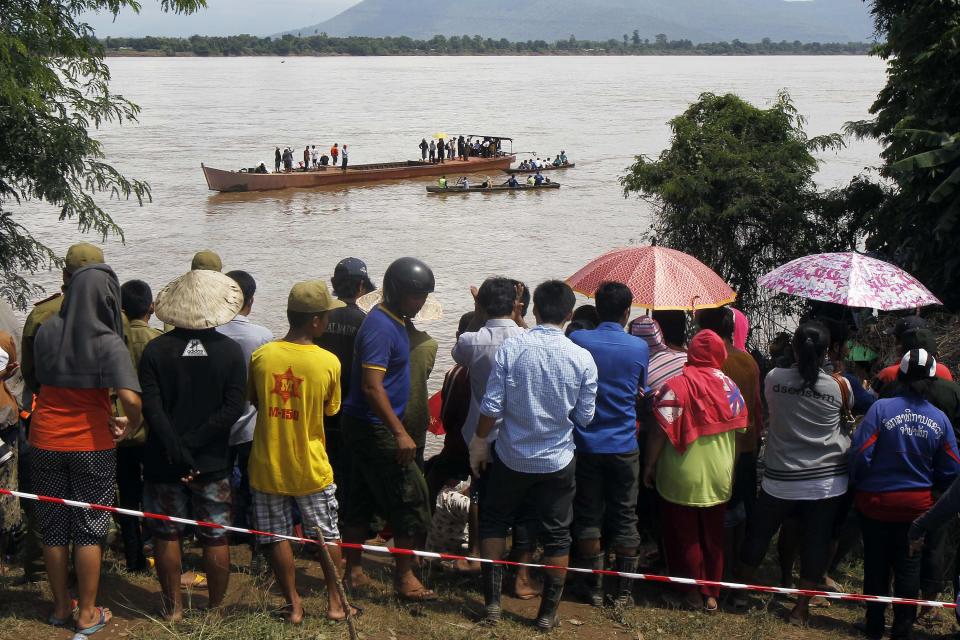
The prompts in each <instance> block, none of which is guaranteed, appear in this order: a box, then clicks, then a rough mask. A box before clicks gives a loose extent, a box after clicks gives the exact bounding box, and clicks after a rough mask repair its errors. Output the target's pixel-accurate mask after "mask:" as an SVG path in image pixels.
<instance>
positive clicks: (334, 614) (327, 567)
mask: <svg viewBox="0 0 960 640" xmlns="http://www.w3.org/2000/svg"><path fill="white" fill-rule="evenodd" d="M331 542H335V541H331ZM327 554H328V555H329V558H330V562H329V563H328V562H327V557H328V555H326V554H323V553H319V554H317V555H319V557H320V566H322V567H323V579H324V581H325V582H326V583H327V618H329V619H330V620H344V619H346V617H347V611H346V608H345V607H344V603H343V600H342V599H341V598H340V589H338V588H337V580H339V579H340V574H339V569H338V567H340V565H341V557H340V547H339V546H336V545H332V544H328V545H327ZM357 612H358V611H357V609H356V608H354V607H351V612H350V613H351V615H356V614H357Z"/></svg>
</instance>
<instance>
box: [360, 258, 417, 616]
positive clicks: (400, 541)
mask: <svg viewBox="0 0 960 640" xmlns="http://www.w3.org/2000/svg"><path fill="white" fill-rule="evenodd" d="M433 289H434V278H433V272H432V271H431V270H430V267H428V266H427V265H426V264H424V263H423V262H421V261H420V260H417V259H416V258H400V259H398V260H395V261H394V262H393V263H392V264H391V265H390V266H389V267H388V268H387V271H386V273H384V276H383V302H382V303H381V304H379V305H377V306H376V307H374V308H373V309H372V310H371V311H370V313H369V314H368V315H367V317H366V319H365V320H364V321H363V324H362V325H361V326H360V330H359V331H358V332H357V337H356V342H355V347H354V359H353V366H352V371H351V384H350V392H349V395H348V396H347V401H346V402H345V403H344V406H343V419H342V420H343V435H344V438H345V440H346V441H347V447H348V448H349V450H350V452H351V455H352V456H353V469H352V472H351V478H350V483H349V485H350V486H349V495H348V497H347V503H346V505H345V513H344V531H343V534H344V536H343V537H344V540H346V541H347V542H363V540H364V538H365V537H366V535H367V533H368V526H369V523H370V522H371V521H372V519H373V517H374V516H375V515H377V514H379V515H382V516H384V517H386V518H387V520H388V521H389V523H390V525H391V527H392V530H393V534H394V537H395V539H396V546H398V547H401V548H405V549H421V548H423V544H424V543H425V541H426V535H427V531H428V530H429V528H430V504H429V492H428V490H427V483H426V481H425V480H424V478H423V474H422V473H421V472H420V468H419V467H418V466H417V464H416V462H415V457H416V453H417V445H416V444H415V443H414V441H413V439H412V438H411V437H410V436H409V434H408V433H407V432H406V430H405V429H404V426H403V422H402V421H401V420H402V418H403V413H404V411H405V409H406V405H407V398H408V396H409V395H410V366H409V364H410V342H409V338H408V337H407V331H406V321H407V319H408V318H412V317H413V316H415V315H417V313H418V312H419V311H420V309H421V308H422V307H423V305H424V303H425V302H426V300H427V294H429V293H432V292H433ZM346 555H347V573H348V575H347V580H348V581H349V582H350V584H351V585H352V586H354V587H359V586H362V585H364V584H366V583H367V582H368V578H367V577H366V576H365V575H364V573H363V567H362V565H361V563H360V560H361V555H360V552H359V550H349V551H347V552H346ZM396 564H397V566H396V573H395V575H394V588H395V589H396V592H397V595H398V596H399V597H400V598H401V599H403V600H408V601H417V602H422V601H425V600H433V599H435V598H436V594H435V593H434V592H433V591H431V590H429V589H427V588H426V587H424V586H423V584H422V583H421V582H420V580H419V579H418V578H417V576H416V575H415V574H414V572H413V569H414V564H413V558H412V557H411V556H397V558H396Z"/></svg>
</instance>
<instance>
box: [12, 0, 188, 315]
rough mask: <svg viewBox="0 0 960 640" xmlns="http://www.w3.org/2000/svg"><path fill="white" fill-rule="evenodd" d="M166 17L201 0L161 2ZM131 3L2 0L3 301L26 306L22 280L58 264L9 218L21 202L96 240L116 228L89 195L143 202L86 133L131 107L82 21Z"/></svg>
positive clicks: (139, 187)
mask: <svg viewBox="0 0 960 640" xmlns="http://www.w3.org/2000/svg"><path fill="white" fill-rule="evenodd" d="M161 5H162V7H163V8H164V10H167V11H176V12H184V13H190V12H193V11H195V10H196V9H197V8H199V7H201V6H205V0H162V2H161ZM122 7H130V8H132V9H134V10H139V8H140V5H139V4H138V3H137V2H136V0H0V271H2V273H3V283H2V284H0V295H3V296H4V297H5V298H7V299H8V300H9V301H10V302H12V303H13V304H14V305H16V306H18V307H20V308H23V307H25V306H26V304H27V302H28V300H29V297H30V296H31V295H33V294H34V293H36V291H35V290H34V289H35V288H34V287H31V286H30V285H29V284H28V283H27V281H26V280H25V279H24V278H23V277H22V276H21V275H20V272H22V271H36V270H38V269H41V268H45V267H49V266H52V265H55V264H58V263H59V259H58V258H57V256H55V255H54V254H53V252H51V251H50V250H49V249H48V248H47V247H46V246H45V245H44V244H43V243H41V242H39V241H38V240H36V239H35V238H34V237H33V236H32V235H31V234H30V231H29V229H28V228H27V227H25V226H24V225H23V224H22V223H20V222H18V221H16V220H15V219H14V213H15V211H16V209H11V206H10V205H11V204H13V205H18V204H20V203H21V202H22V201H24V200H31V199H38V200H42V201H45V202H48V203H50V204H52V205H54V206H56V207H57V208H58V209H59V214H60V219H61V220H63V219H67V218H75V219H76V221H77V224H78V226H79V228H80V230H81V231H83V232H87V231H92V232H95V233H99V234H100V235H101V236H102V237H106V236H107V235H108V234H111V233H112V234H117V235H119V236H120V237H122V231H121V229H120V227H119V226H117V224H116V223H115V222H114V221H113V220H112V219H111V217H110V216H109V215H108V214H107V213H106V212H104V211H103V209H102V208H100V206H99V205H98V204H97V201H96V198H95V196H96V195H97V194H99V193H106V194H108V195H109V196H111V197H125V198H130V197H131V196H132V197H134V198H135V199H136V200H137V202H139V203H142V202H143V199H144V198H149V197H150V189H149V186H148V185H147V183H145V182H143V181H140V180H131V179H128V178H126V177H124V176H123V175H122V174H121V173H120V172H119V171H118V170H117V169H115V168H114V167H113V166H111V165H110V164H107V163H106V162H104V161H103V151H102V148H101V145H100V143H99V142H98V141H97V140H96V139H94V138H92V137H91V136H90V129H91V128H94V129H96V128H98V127H100V126H101V125H102V124H103V123H105V122H109V121H118V122H123V121H130V120H135V119H136V116H137V112H138V111H139V109H138V107H137V106H136V105H135V104H133V103H132V102H130V101H129V100H126V99H125V98H124V97H123V96H120V95H115V94H113V93H111V92H110V88H109V81H110V70H109V69H108V68H107V65H106V64H105V63H104V61H103V55H104V48H103V45H102V44H101V43H100V42H98V41H97V40H96V39H95V38H94V35H93V31H92V29H91V28H90V27H89V26H88V25H87V24H85V23H83V22H82V21H81V20H80V18H79V16H81V15H82V14H83V13H84V12H86V11H109V12H111V13H113V14H114V15H116V14H117V13H118V12H119V11H120V9H121V8H122Z"/></svg>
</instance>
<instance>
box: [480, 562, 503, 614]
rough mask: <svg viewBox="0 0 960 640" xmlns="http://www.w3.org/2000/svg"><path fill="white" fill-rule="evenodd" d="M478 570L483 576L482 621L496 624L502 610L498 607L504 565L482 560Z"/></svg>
mask: <svg viewBox="0 0 960 640" xmlns="http://www.w3.org/2000/svg"><path fill="white" fill-rule="evenodd" d="M480 572H481V577H482V578H483V602H484V604H485V605H486V607H485V608H486V613H485V615H484V618H483V622H484V624H497V623H498V622H500V616H501V614H502V611H503V610H502V609H501V607H500V592H501V591H502V590H503V574H504V566H503V565H502V564H492V563H489V562H484V563H483V564H482V565H480Z"/></svg>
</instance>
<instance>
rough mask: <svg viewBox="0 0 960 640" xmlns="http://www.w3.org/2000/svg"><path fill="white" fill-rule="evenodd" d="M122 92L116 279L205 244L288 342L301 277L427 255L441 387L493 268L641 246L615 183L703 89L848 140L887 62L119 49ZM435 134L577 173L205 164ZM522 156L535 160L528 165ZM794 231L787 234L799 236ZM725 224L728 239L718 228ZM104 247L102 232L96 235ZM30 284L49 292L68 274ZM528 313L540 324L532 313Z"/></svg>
mask: <svg viewBox="0 0 960 640" xmlns="http://www.w3.org/2000/svg"><path fill="white" fill-rule="evenodd" d="M109 63H110V68H111V70H112V73H113V89H114V91H116V92H118V93H122V94H123V95H124V96H126V97H127V98H129V99H132V100H134V101H135V102H137V103H138V104H139V105H140V106H141V107H142V109H143V111H142V114H141V117H140V123H139V124H134V125H124V126H123V127H115V126H111V127H108V128H107V129H105V130H104V131H102V132H100V138H101V139H102V140H103V142H104V145H105V150H106V152H107V155H108V157H109V159H110V160H111V161H112V162H114V163H115V164H116V166H117V167H118V168H120V169H121V170H122V171H123V172H125V173H126V174H127V175H128V176H133V177H137V178H143V179H146V180H148V181H149V182H150V184H151V185H152V187H153V202H152V203H149V204H147V205H145V206H144V207H142V208H139V207H137V206H136V205H135V204H134V203H128V202H125V201H121V202H116V201H114V202H108V203H107V206H106V208H107V210H108V211H109V212H110V213H111V215H113V216H114V217H115V219H116V220H117V222H118V223H120V225H121V226H122V227H123V229H124V231H125V233H126V243H125V244H121V243H120V242H119V241H118V240H116V239H109V240H108V241H107V242H106V244H105V252H106V257H107V261H108V262H109V263H110V264H111V265H112V266H113V267H114V269H115V270H116V271H117V273H118V275H119V276H120V279H121V281H123V280H128V279H131V278H141V279H144V280H146V281H147V282H149V283H150V284H151V285H152V286H153V287H154V292H156V291H158V290H159V289H160V288H161V287H162V286H163V285H164V284H165V283H166V282H168V281H170V280H171V279H173V278H174V277H176V276H178V275H180V274H181V273H182V272H184V271H185V270H186V269H188V268H189V263H190V258H191V256H192V255H193V253H194V252H195V251H197V250H199V249H203V248H212V249H214V250H216V251H217V252H219V253H220V255H221V256H222V257H223V263H224V268H225V270H229V269H244V270H247V271H249V272H250V273H251V274H252V275H253V276H254V277H255V278H256V280H257V285H258V289H257V295H256V303H255V305H254V310H253V314H252V316H251V319H252V320H253V321H255V322H258V323H261V324H264V325H266V326H268V327H270V328H271V329H272V330H273V331H274V332H275V333H276V334H278V335H281V334H282V332H283V331H284V328H285V327H284V325H285V307H286V297H287V292H288V291H289V289H290V286H291V285H292V284H293V283H294V282H295V281H297V280H303V279H307V278H322V279H325V280H329V278H330V275H331V274H332V272H333V267H334V265H335V264H336V262H337V261H338V260H339V259H340V258H343V257H346V256H357V257H360V258H362V259H364V260H365V261H366V262H367V264H368V265H369V268H370V271H371V275H372V277H373V278H374V279H375V280H376V281H379V279H380V277H381V276H382V273H383V270H384V269H385V268H386V266H387V265H388V264H389V263H390V261H391V260H393V259H394V258H397V257H400V256H404V255H413V256H417V257H420V258H422V259H424V260H425V261H426V262H427V263H428V264H429V265H430V266H431V267H432V268H433V270H434V272H435V273H436V278H437V296H438V298H439V299H440V301H441V302H442V304H443V305H444V309H445V314H444V317H443V319H442V320H439V321H436V322H431V323H428V324H424V325H423V326H421V328H422V329H425V330H427V331H429V332H430V333H431V334H432V335H433V336H434V337H436V338H437V339H438V341H439V342H440V352H439V356H438V360H437V366H436V369H435V372H434V376H433V380H432V382H433V384H432V386H433V387H434V388H438V387H439V384H440V381H441V380H442V374H443V372H444V371H445V370H446V368H447V367H448V366H449V365H450V357H449V351H450V347H451V346H452V342H453V337H454V332H455V329H456V325H457V320H458V318H459V317H460V315H461V314H462V313H463V312H465V311H468V310H470V309H471V308H472V299H471V297H470V292H469V287H470V285H472V284H477V285H479V284H480V282H481V281H482V280H483V279H484V277H486V276H488V275H492V274H498V275H505V276H510V277H515V278H519V279H522V280H524V281H526V282H527V283H529V284H530V285H535V284H536V283H538V282H540V281H542V280H544V279H547V278H565V277H568V276H570V275H572V274H573V273H574V272H575V271H576V270H577V269H579V268H580V267H581V266H583V265H584V264H585V263H586V262H588V261H589V260H590V259H591V258H593V257H595V256H597V255H599V254H600V253H602V252H604V251H606V250H607V249H611V248H614V247H618V246H623V245H628V244H633V243H638V242H639V241H640V238H641V236H642V235H643V233H644V232H645V231H646V230H647V227H648V224H649V223H648V220H649V209H648V208H647V205H645V204H644V203H642V202H640V201H638V200H636V199H631V200H626V199H624V198H623V195H622V192H621V189H620V186H619V184H618V181H617V178H618V176H620V175H622V174H623V173H624V168H625V167H627V166H628V165H629V164H630V163H631V161H632V158H633V156H634V155H636V154H641V153H642V154H648V155H656V154H658V153H659V152H660V151H661V150H662V149H663V148H664V147H665V146H666V144H667V143H668V140H669V130H668V128H667V121H668V120H669V119H670V118H671V117H673V116H675V115H677V114H679V113H680V112H682V111H683V110H684V109H685V108H686V107H687V105H688V104H689V103H690V102H692V101H694V100H696V99H697V96H698V94H700V93H701V92H704V91H712V92H716V93H720V92H728V91H732V92H735V93H737V94H739V95H741V96H742V97H744V98H746V99H747V100H750V101H752V102H754V103H755V104H758V105H763V104H767V103H769V102H770V101H771V100H772V99H773V98H774V97H775V95H776V92H777V91H778V90H780V89H787V90H788V91H789V92H790V93H791V94H792V96H793V98H794V100H795V101H796V104H797V106H798V108H799V109H800V111H801V112H802V113H803V114H804V115H806V116H807V117H808V118H809V122H808V133H809V134H810V135H817V134H823V133H829V132H834V131H839V130H840V127H841V126H842V125H843V123H844V122H846V121H849V120H856V119H861V118H865V117H867V115H868V114H867V109H868V107H869V105H870V104H871V102H872V101H873V99H874V97H875V95H876V93H877V92H878V91H879V90H880V88H881V87H882V86H883V82H884V66H883V63H882V62H881V61H879V60H876V59H873V58H865V57H740V58H735V57H716V58H694V57H628V58H614V57H582V58H576V57H543V58H536V57H523V58H506V57H490V58H482V57H476V58H474V57H449V58H443V57H415V58H400V57H388V58H288V59H286V60H283V59H280V58H229V59H224V58H214V59H202V58H114V59H111V60H110V61H109ZM436 132H447V133H450V134H458V133H464V134H496V135H505V136H511V137H514V138H515V139H516V140H515V142H514V146H513V148H514V150H515V151H521V152H527V151H536V152H538V155H539V156H541V157H544V158H545V157H547V156H553V155H555V154H556V153H558V152H559V151H560V150H561V149H564V150H566V152H567V155H568V156H569V158H570V160H571V161H572V162H576V163H577V167H576V168H575V169H572V170H569V171H565V172H557V173H554V174H552V176H553V178H554V179H556V180H557V181H559V182H561V183H562V185H563V186H562V188H561V189H559V190H558V191H552V190H551V191H546V192H533V193H494V194H469V195H462V194H461V195H446V196H443V195H441V196H436V195H430V196H428V195H427V194H426V192H425V190H424V186H425V185H426V184H430V183H431V182H432V180H421V181H416V182H394V183H389V184H379V185H372V186H354V187H348V188H337V189H328V190H314V191H311V190H286V191H274V192H265V193H244V194H217V193H215V192H212V191H208V190H207V188H206V184H205V183H204V180H203V175H202V174H201V171H200V163H201V162H204V163H206V164H208V165H210V166H214V167H218V168H227V169H232V168H239V167H248V166H254V165H255V164H256V163H257V162H260V161H264V162H266V163H267V165H268V166H270V167H271V168H272V166H273V150H274V147H275V146H277V145H281V146H286V145H289V146H291V147H292V148H293V149H294V150H295V157H296V158H299V157H302V151H303V147H304V145H305V144H317V146H318V148H322V149H327V148H329V147H330V145H331V144H332V143H333V142H339V143H340V144H341V145H343V144H347V145H349V149H350V163H351V164H362V163H368V162H380V161H391V160H402V159H413V158H416V157H418V156H419V149H418V148H417V145H418V144H419V142H420V139H421V138H422V137H427V138H428V140H429V138H430V137H431V136H432V135H433V134H434V133H436ZM878 152H879V147H878V146H877V145H876V144H875V143H872V142H851V144H850V146H849V147H847V148H846V149H844V150H842V151H840V152H839V153H832V152H831V153H829V154H825V155H824V160H825V162H824V165H823V168H822V170H821V172H820V175H819V178H818V179H819V181H820V182H821V184H823V185H836V184H839V183H843V182H845V181H847V180H849V179H850V178H851V177H852V176H853V175H855V174H856V173H858V172H860V171H861V170H862V169H863V168H864V167H866V166H872V165H875V164H877V162H878ZM520 157H521V158H523V157H529V156H528V155H521V156H520ZM23 212H24V214H25V215H24V216H22V217H21V221H22V222H23V223H24V224H25V225H26V226H27V227H28V228H29V229H30V230H31V231H32V232H34V233H35V234H37V235H38V236H39V237H40V239H41V240H43V241H44V242H46V243H47V244H48V245H50V246H51V247H53V248H54V249H56V250H57V251H58V252H61V254H62V251H64V250H65V249H66V247H67V246H68V245H70V244H71V243H73V242H75V241H77V240H79V239H81V238H82V236H81V235H80V234H79V233H78V232H77V231H76V228H75V227H74V226H73V225H71V224H70V223H69V222H57V219H56V212H55V211H53V210H51V209H48V208H47V207H44V206H41V205H38V204H36V203H30V204H28V205H25V206H24V207H23ZM787 231H788V230H787ZM718 232H722V230H720V229H718ZM85 239H87V240H93V241H97V242H99V239H98V238H90V237H89V236H88V237H87V238H85ZM33 280H34V281H35V282H37V283H40V284H42V285H44V286H45V287H47V288H48V290H55V289H56V287H57V286H58V280H59V274H58V273H41V274H37V275H35V276H33ZM531 321H532V320H531Z"/></svg>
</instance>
